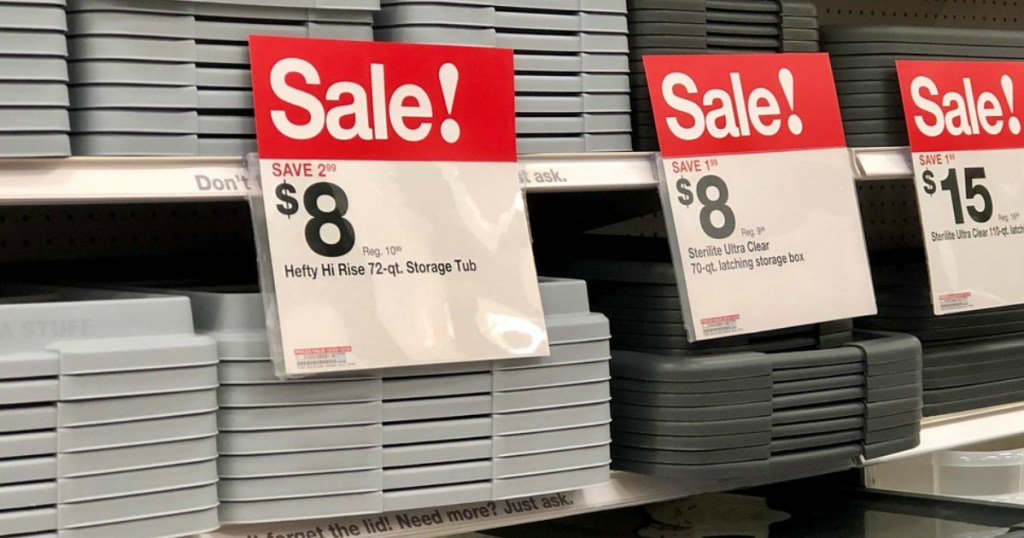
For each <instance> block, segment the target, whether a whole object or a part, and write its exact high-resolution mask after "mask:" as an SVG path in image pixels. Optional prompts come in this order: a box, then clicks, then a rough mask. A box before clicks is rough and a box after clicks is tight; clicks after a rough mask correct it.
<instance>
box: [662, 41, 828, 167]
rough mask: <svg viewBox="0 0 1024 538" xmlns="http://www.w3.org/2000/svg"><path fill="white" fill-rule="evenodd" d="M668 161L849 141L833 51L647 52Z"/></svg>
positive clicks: (815, 146) (826, 145)
mask: <svg viewBox="0 0 1024 538" xmlns="http://www.w3.org/2000/svg"><path fill="white" fill-rule="evenodd" d="M644 68H645V70H646V72H647V86H648V87H649V88H650V93H651V105H652V108H653V110H654V121H655V123H656V124H657V129H658V142H659V143H660V144H661V151H662V155H664V156H665V157H666V158H672V157H685V156H698V155H721V154H735V153H766V152H774V151H789V150H801V149H818V148H834V147H843V146H845V145H846V143H845V141H844V137H843V127H842V120H841V119H840V116H839V102H838V99H837V97H836V91H835V84H834V82H833V80H832V70H831V66H830V64H829V61H828V55H827V54H770V55H764V54H758V55H701V56H697V55H694V56H646V57H644Z"/></svg>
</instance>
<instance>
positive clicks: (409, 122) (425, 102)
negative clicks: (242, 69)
mask: <svg viewBox="0 0 1024 538" xmlns="http://www.w3.org/2000/svg"><path fill="white" fill-rule="evenodd" d="M251 48H252V50H253V62H254V65H253V73H254V88H255V91H256V101H257V122H258V123H257V125H258V128H259V137H260V140H259V143H260V156H261V159H260V161H259V164H260V177H261V183H262V192H263V196H262V199H261V200H260V202H259V204H258V207H257V208H256V211H255V215H254V216H255V217H256V220H257V232H262V231H263V229H264V228H263V227H265V236H264V237H262V239H264V240H263V241H261V243H262V244H263V249H264V252H265V253H266V255H264V256H263V260H261V278H262V281H263V284H264V287H263V290H264V299H265V301H266V302H267V303H268V306H269V308H268V316H267V318H268V328H269V329H270V330H269V336H270V342H271V353H272V355H273V356H274V358H275V359H277V360H278V361H279V362H280V364H279V365H278V371H279V372H284V373H285V374H287V375H307V374H314V373H322V372H333V371H342V370H344V371H351V370H361V369H368V368H382V367H393V366H411V365H422V364H431V363H444V362H465V361H477V360H493V359H501V358H509V357H529V356H538V355H547V354H548V343H547V332H546V328H545V324H544V314H543V311H542V308H541V302H540V291H539V286H538V282H537V274H536V269H535V266H534V261H533V253H532V248H531V243H530V237H529V230H528V228H527V222H526V210H525V204H524V198H523V193H522V190H521V188H520V186H519V178H518V172H519V170H518V167H517V166H516V164H515V162H514V161H515V134H514V130H513V127H512V126H513V125H514V122H513V119H512V118H513V112H512V93H513V92H512V67H511V66H512V58H511V53H510V52H509V51H498V50H494V51H483V50H478V49H468V50H467V49H466V48H460V47H435V46H418V45H399V44H390V43H387V44H381V43H361V42H360V43H349V42H340V41H311V40H302V39H291V38H254V39H253V40H252V44H251ZM296 58H302V60H301V61H298V60H296ZM339 58H345V60H344V61H341V60H339ZM311 70H312V71H311ZM462 74H471V75H472V77H469V76H462ZM385 76H390V77H392V80H398V81H402V82H404V83H405V84H404V85H403V86H401V87H400V88H398V89H396V90H394V92H395V94H394V95H392V96H391V97H390V99H391V102H390V105H389V106H383V105H380V106H378V105H377V103H379V102H380V101H379V100H380V99H384V100H386V99H388V96H387V94H386V92H385V90H386V89H387V86H386V85H384V80H385V79H384V77H385ZM303 77H305V78H306V80H307V81H310V80H325V81H330V82H331V83H332V84H333V85H331V86H330V88H331V89H329V90H326V94H325V95H326V97H323V96H322V95H321V94H320V93H318V92H322V91H324V90H322V89H319V90H313V89H309V88H308V85H306V86H303V85H301V84H296V86H289V84H290V83H295V81H296V80H301V79H302V78H303ZM334 80H340V81H339V82H333V81H334ZM300 88H305V89H300ZM364 88H369V89H368V90H367V89H364ZM299 93H302V94H304V96H305V98H304V99H299V98H297V97H296V95H298V94H299ZM399 93H401V94H402V95H401V96H398V94H399ZM368 96H372V99H373V100H375V101H373V102H370V101H369V100H368ZM346 101H347V102H348V103H350V104H348V105H337V104H336V103H338V102H346ZM482 102H486V103H487V106H486V107H483V106H481V103H482ZM360 103H363V104H364V105H365V106H366V108H363V109H360V108H359V107H358V105H359V104H360ZM332 106H334V107H335V108H331V107H332ZM296 108H301V109H305V111H304V113H303V112H302V110H298V111H297V110H296ZM482 108H486V112H484V111H481V109H482ZM371 117H372V118H373V119H372V121H371ZM310 118H313V119H314V120H315V121H322V122H324V123H323V125H320V124H318V123H316V122H315V121H314V123H313V124H312V125H311V124H308V123H300V122H303V121H309V119H310ZM317 129H319V130H317ZM304 139H308V140H304ZM261 235H262V234H261ZM268 290H272V291H273V293H268Z"/></svg>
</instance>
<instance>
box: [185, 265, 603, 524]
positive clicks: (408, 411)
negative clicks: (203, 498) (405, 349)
mask: <svg viewBox="0 0 1024 538" xmlns="http://www.w3.org/2000/svg"><path fill="white" fill-rule="evenodd" d="M168 293H182V294H185V295H187V296H188V297H189V298H190V299H191V300H192V303H193V311H194V313H195V323H196V326H197V328H198V329H199V330H200V331H203V332H206V333H208V334H209V335H210V336H211V337H213V338H214V339H215V340H216V341H217V342H218V348H219V350H220V355H221V363H220V376H221V377H220V379H221V388H220V406H221V409H220V414H219V416H218V420H219V422H220V429H221V434H220V454H221V456H220V461H219V467H220V475H221V487H220V493H221V507H220V508H221V511H220V517H221V521H222V522H223V523H256V522H270V521H287V520H297V519H311V518H322V517H330V516H340V515H354V514H362V513H378V512H382V511H390V510H400V509H414V508H424V507H431V506H437V505H438V504H458V503H467V502H477V501H481V502H486V501H489V500H492V499H499V498H506V497H515V496H522V495H532V494H539V493H546V492H550V491H566V490H570V489H575V488H579V487H583V486H586V485H591V484H595V483H601V482H604V481H606V480H607V479H608V472H609V470H608V469H609V463H610V456H609V454H608V443H609V442H610V439H609V431H608V422H609V420H610V417H609V410H608V400H609V398H610V396H609V386H608V378H609V373H608V361H609V360H610V356H609V351H608V338H609V333H608V327H607V320H606V319H605V318H604V317H603V316H600V315H596V314H590V313H589V311H588V306H587V300H586V285H585V284H584V283H582V282H578V281H562V280H547V279H546V280H543V281H542V283H541V297H542V301H543V302H544V306H545V312H546V313H547V321H548V326H549V330H550V334H551V339H552V342H553V343H554V345H553V346H552V355H551V356H550V357H542V358H530V359H513V360H506V361H481V362H475V363H467V364H450V365H432V366H417V367H407V368H399V369H389V370H384V371H369V372H360V373H355V372H354V373H352V374H349V375H347V376H345V377H342V378H338V377H325V378H311V379H301V380H288V381H281V380H279V379H277V378H276V377H274V369H273V364H272V363H271V362H270V360H269V357H268V349H267V342H266V333H265V321H264V318H263V303H262V300H261V298H260V296H259V294H257V293H249V292H244V291H241V292H233V291H230V290H221V291H217V290H209V291H185V292H178V291H169V292H168Z"/></svg>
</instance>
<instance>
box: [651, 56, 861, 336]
mask: <svg viewBox="0 0 1024 538" xmlns="http://www.w3.org/2000/svg"><path fill="white" fill-rule="evenodd" d="M644 66H645V68H646V72H647V81H648V87H649V88H650V93H651V102H652V105H653V110H654V120H655V123H656V125H657V132H658V141H659V143H660V145H661V149H662V154H661V156H660V160H659V162H658V163H657V164H656V166H655V168H656V169H657V171H658V173H659V174H660V175H661V180H660V190H661V194H662V203H663V207H664V209H665V216H666V218H667V219H668V231H669V236H670V241H669V243H670V244H671V245H672V250H673V252H672V255H673V260H674V261H675V265H676V267H675V269H676V278H677V281H678V285H679V290H680V294H681V296H682V297H683V298H684V300H683V312H684V317H685V324H686V328H687V333H688V335H687V336H688V338H689V340H690V341H696V340H706V339H711V338H718V337H724V336H733V335H738V334H747V333H755V332H760V331H766V330H772V329H779V328H785V327H792V326H796V325H804V324H809V323H816V322H821V321H827V320H835V319H841V318H850V317H855V316H863V315H869V314H874V313H875V312H876V310H875V303H874V295H873V291H872V285H871V275H870V271H869V269H868V260H867V252H866V248H865V244H864V235H863V231H862V227H861V220H860V212H859V209H858V206H857V198H856V190H855V185H854V181H853V177H852V176H851V173H850V166H849V155H848V153H847V151H846V148H845V143H844V138H843V130H842V122H841V120H840V116H839V104H838V99H837V98H836V93H835V86H834V84H833V81H832V73H831V69H830V66H829V61H828V56H827V55H825V54H772V55H712V56H648V57H646V58H644Z"/></svg>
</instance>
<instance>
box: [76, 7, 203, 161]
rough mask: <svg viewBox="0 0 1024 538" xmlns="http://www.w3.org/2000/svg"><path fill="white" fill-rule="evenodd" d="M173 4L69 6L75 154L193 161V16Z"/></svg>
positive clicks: (194, 86)
mask: <svg viewBox="0 0 1024 538" xmlns="http://www.w3.org/2000/svg"><path fill="white" fill-rule="evenodd" d="M187 7H189V6H188V5H187V4H182V3H179V2H158V1H157V2H146V3H137V2H129V1H126V0H71V1H70V2H68V7H67V9H68V14H67V17H68V27H69V32H68V36H69V39H68V48H69V50H70V59H71V63H70V65H69V68H70V70H71V84H72V86H71V109H72V110H71V129H72V135H71V149H72V152H73V153H74V154H75V155H136V156H137V155H195V154H196V152H197V149H198V145H197V144H198V139H197V137H196V132H197V129H198V122H199V118H198V115H197V114H196V100H197V93H196V68H195V61H196V57H195V54H196V48H195V38H194V35H195V26H196V21H195V17H194V16H193V15H192V14H191V10H189V9H185V8H187Z"/></svg>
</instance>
